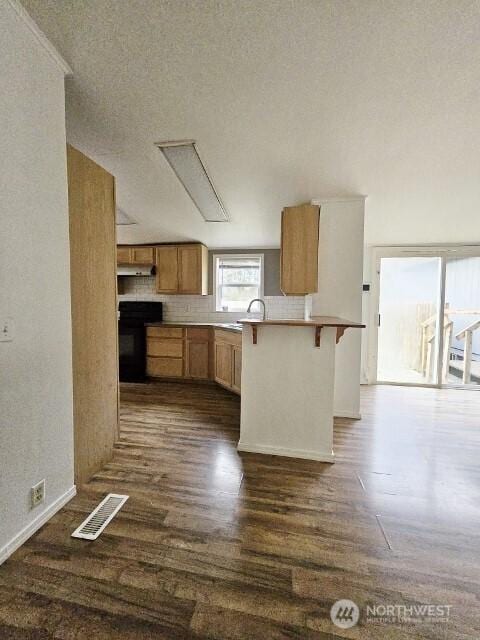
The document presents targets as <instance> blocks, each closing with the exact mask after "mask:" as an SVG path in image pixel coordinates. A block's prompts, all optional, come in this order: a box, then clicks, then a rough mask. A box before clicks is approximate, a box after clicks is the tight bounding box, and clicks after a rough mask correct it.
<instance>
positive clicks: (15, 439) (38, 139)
mask: <svg viewBox="0 0 480 640" xmlns="http://www.w3.org/2000/svg"><path fill="white" fill-rule="evenodd" d="M19 12H20V13H19ZM32 29H34V26H33V25H29V23H28V20H26V19H24V18H22V16H21V8H18V7H15V5H14V4H13V3H10V2H9V0H0V60H1V64H0V82H1V86H2V90H1V93H0V123H1V124H0V127H1V131H2V149H1V153H0V182H1V185H0V216H1V220H0V234H1V250H0V323H1V322H3V319H4V318H5V317H10V318H12V320H13V325H14V330H15V337H14V340H13V341H12V342H0V512H1V518H0V562H1V561H2V560H3V559H4V558H5V557H6V556H7V555H8V554H9V553H10V552H11V551H12V550H13V549H14V548H15V547H16V546H18V544H19V543H21V542H23V540H24V539H25V538H26V537H28V535H29V534H31V533H32V532H33V531H34V530H35V528H37V527H38V526H39V525H40V524H41V523H42V522H43V521H44V520H45V519H46V518H48V517H49V515H51V513H52V512H54V511H55V510H56V509H57V508H59V505H61V504H62V502H64V501H65V500H66V499H67V498H68V497H69V496H70V495H71V494H72V488H73V417H72V363H71V322H70V273H69V238H68V200H67V182H66V151H65V144H66V139H65V113H64V71H63V70H62V68H61V66H59V64H58V62H56V61H55V60H54V57H53V53H52V52H49V51H48V50H47V48H46V47H48V44H45V45H42V42H41V35H40V36H38V35H36V34H35V33H34V31H32ZM1 326H2V325H0V327H1ZM42 479H45V480H46V502H45V504H43V505H40V506H38V507H36V508H35V509H31V508H30V487H31V486H32V485H33V484H35V483H36V482H38V481H39V480H42Z"/></svg>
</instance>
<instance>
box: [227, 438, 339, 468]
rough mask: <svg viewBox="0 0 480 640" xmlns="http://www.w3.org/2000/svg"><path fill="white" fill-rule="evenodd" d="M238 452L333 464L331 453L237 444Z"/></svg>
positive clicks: (333, 459)
mask: <svg viewBox="0 0 480 640" xmlns="http://www.w3.org/2000/svg"><path fill="white" fill-rule="evenodd" d="M237 450H238V451H245V452H248V453H264V454H267V455H270V456H285V457H287V458H302V459H305V460H317V461H318V462H330V463H333V462H335V454H334V453H333V451H330V452H328V451H326V452H324V451H309V450H307V449H287V448H286V447H270V446H268V445H249V444H246V443H245V442H239V443H238V445H237Z"/></svg>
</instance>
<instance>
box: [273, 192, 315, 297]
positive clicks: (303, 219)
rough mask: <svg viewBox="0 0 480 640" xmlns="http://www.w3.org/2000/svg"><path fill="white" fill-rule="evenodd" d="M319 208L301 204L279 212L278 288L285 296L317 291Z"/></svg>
mask: <svg viewBox="0 0 480 640" xmlns="http://www.w3.org/2000/svg"><path fill="white" fill-rule="evenodd" d="M319 226H320V208H319V207H318V206H316V205H310V204H303V205H299V206H298V207H285V208H284V209H283V211H282V236H281V251H280V289H281V290H282V292H283V293H284V294H285V295H304V294H307V293H314V292H316V291H317V290H318V236H319Z"/></svg>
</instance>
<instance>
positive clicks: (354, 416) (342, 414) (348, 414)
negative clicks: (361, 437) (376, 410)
mask: <svg viewBox="0 0 480 640" xmlns="http://www.w3.org/2000/svg"><path fill="white" fill-rule="evenodd" d="M333 417H334V418H350V419H351V420H361V419H362V414H361V413H357V412H356V411H342V410H341V409H338V410H334V412H333Z"/></svg>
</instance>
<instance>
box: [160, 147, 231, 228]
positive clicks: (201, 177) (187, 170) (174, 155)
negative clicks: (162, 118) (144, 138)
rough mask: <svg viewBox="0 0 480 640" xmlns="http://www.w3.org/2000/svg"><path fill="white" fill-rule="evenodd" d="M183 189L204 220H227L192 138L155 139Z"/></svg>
mask: <svg viewBox="0 0 480 640" xmlns="http://www.w3.org/2000/svg"><path fill="white" fill-rule="evenodd" d="M156 146H157V147H158V148H159V149H160V151H161V152H162V153H163V155H164V157H165V159H166V161H167V162H168V164H169V165H170V166H171V167H172V169H173V171H174V172H175V175H176V176H177V178H178V179H179V180H180V182H181V183H182V185H183V187H184V188H185V191H186V192H187V193H188V195H189V196H190V198H191V199H192V201H193V203H194V205H195V206H196V207H197V209H198V210H199V212H200V213H201V215H202V216H203V218H204V220H205V221H206V222H228V214H227V212H226V210H225V207H224V206H223V204H222V201H221V200H220V197H219V196H218V193H217V192H216V190H215V187H214V186H213V182H212V180H211V178H210V176H209V175H208V173H207V170H206V168H205V165H204V164H203V162H202V160H201V158H200V156H199V154H198V151H197V148H196V146H195V142H194V141H193V140H186V141H179V142H157V143H156Z"/></svg>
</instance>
